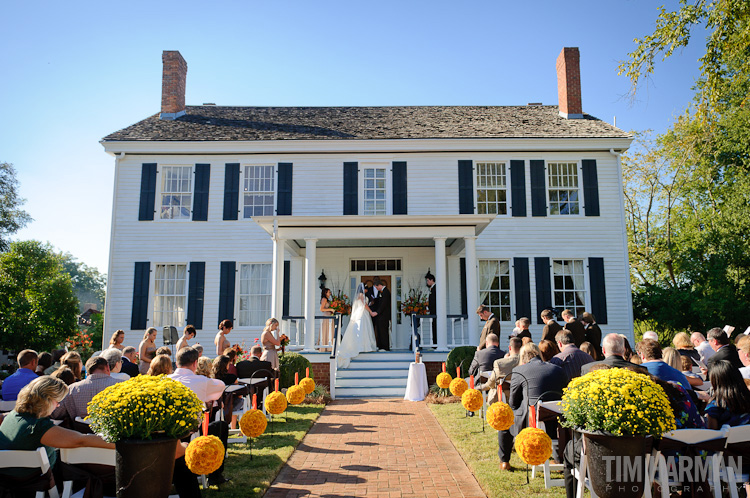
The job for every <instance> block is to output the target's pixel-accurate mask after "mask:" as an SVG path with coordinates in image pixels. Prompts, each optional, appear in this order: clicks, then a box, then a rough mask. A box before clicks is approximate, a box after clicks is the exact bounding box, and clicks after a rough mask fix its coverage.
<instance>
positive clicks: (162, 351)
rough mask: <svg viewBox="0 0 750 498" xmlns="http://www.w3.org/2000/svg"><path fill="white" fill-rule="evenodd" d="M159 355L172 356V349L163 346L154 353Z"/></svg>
mask: <svg viewBox="0 0 750 498" xmlns="http://www.w3.org/2000/svg"><path fill="white" fill-rule="evenodd" d="M157 354H163V355H165V356H169V357H171V356H172V349H171V348H170V347H169V346H162V347H160V348H157V350H156V351H154V355H157Z"/></svg>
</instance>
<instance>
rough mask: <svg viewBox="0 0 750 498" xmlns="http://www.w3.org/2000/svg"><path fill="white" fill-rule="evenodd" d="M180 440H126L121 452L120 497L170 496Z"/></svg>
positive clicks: (118, 448)
mask: <svg viewBox="0 0 750 498" xmlns="http://www.w3.org/2000/svg"><path fill="white" fill-rule="evenodd" d="M176 448H177V439H167V438H157V439H150V440H143V439H124V440H121V441H118V442H117V443H115V449H116V451H117V460H116V463H117V467H116V469H115V472H116V474H115V475H116V480H117V498H141V497H146V496H148V497H150V498H167V497H168V496H169V491H170V489H171V488H172V472H173V471H174V453H175V450H176Z"/></svg>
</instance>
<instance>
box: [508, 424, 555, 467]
mask: <svg viewBox="0 0 750 498" xmlns="http://www.w3.org/2000/svg"><path fill="white" fill-rule="evenodd" d="M515 446H516V453H518V456H519V457H521V460H523V461H524V462H525V463H527V464H528V465H542V464H543V463H544V462H546V461H547V460H548V459H549V457H551V456H552V439H550V437H549V436H548V435H547V433H546V432H544V431H543V430H541V429H537V428H535V427H527V428H525V429H524V430H522V431H521V432H519V433H518V436H516V445H515Z"/></svg>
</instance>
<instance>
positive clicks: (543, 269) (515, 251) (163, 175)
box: [102, 48, 633, 394]
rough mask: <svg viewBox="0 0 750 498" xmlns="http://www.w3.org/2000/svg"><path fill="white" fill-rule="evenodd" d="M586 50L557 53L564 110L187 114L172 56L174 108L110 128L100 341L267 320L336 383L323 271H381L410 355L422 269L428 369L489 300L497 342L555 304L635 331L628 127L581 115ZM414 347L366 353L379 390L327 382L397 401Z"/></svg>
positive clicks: (251, 326) (168, 56) (166, 76)
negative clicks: (324, 316) (625, 159)
mask: <svg viewBox="0 0 750 498" xmlns="http://www.w3.org/2000/svg"><path fill="white" fill-rule="evenodd" d="M578 57H579V54H578V49H577V48H564V49H563V50H562V51H561V53H560V56H559V57H558V60H557V75H558V92H559V98H560V101H559V105H558V106H550V105H541V104H539V105H536V104H529V105H526V106H497V107H489V106H486V107H479V106H476V107H474V106H467V107H457V106H432V107H222V106H215V105H207V104H204V105H202V106H186V105H185V83H186V75H187V63H186V62H185V60H184V59H183V58H182V56H181V55H180V53H179V52H174V51H165V52H164V53H163V56H162V58H163V88H162V109H161V112H160V113H157V114H155V115H153V116H150V117H148V118H146V119H144V120H143V121H140V122H138V123H136V124H134V125H132V126H129V127H127V128H125V129H123V130H120V131H118V132H115V133H113V134H111V135H108V136H107V137H105V138H104V139H103V140H102V144H103V146H104V148H105V150H106V151H107V152H108V153H110V154H112V155H113V156H114V157H115V189H114V206H113V218H112V237H111V246H110V247H111V249H110V264H109V272H108V274H109V280H108V289H107V296H108V299H107V303H106V312H105V320H106V323H105V337H108V335H107V334H111V333H112V332H113V331H114V330H116V329H118V328H121V329H124V330H125V333H126V341H125V342H126V343H127V344H134V345H135V344H137V343H138V342H139V341H140V340H141V337H142V335H143V332H144V330H145V329H146V328H147V327H151V326H153V327H157V328H158V329H160V330H161V327H164V326H168V325H173V326H175V327H177V328H178V330H180V331H181V329H182V328H183V327H184V326H185V325H186V324H188V323H189V324H193V325H195V327H196V328H197V329H198V337H197V341H199V342H200V343H201V344H203V345H204V346H205V347H206V351H207V352H213V345H212V341H213V337H214V334H215V332H216V331H217V326H218V323H219V322H220V321H221V320H223V319H225V318H229V319H232V320H233V322H234V325H235V327H234V330H233V331H232V333H231V334H230V335H229V336H228V339H229V340H230V341H231V342H232V343H242V342H245V344H246V346H248V347H249V346H250V345H252V343H253V342H254V341H255V340H256V339H257V338H259V336H260V333H261V331H262V328H263V325H264V322H265V321H266V319H267V318H268V317H271V316H274V317H277V318H280V321H281V322H282V331H283V332H284V333H286V334H287V335H288V336H289V337H290V338H291V340H292V344H291V345H290V347H291V348H292V349H294V350H299V351H302V352H303V353H304V354H305V355H306V356H307V357H308V358H310V359H311V361H312V362H313V363H314V364H316V365H315V371H316V372H317V373H318V379H319V381H322V382H324V383H325V379H321V378H320V377H321V375H320V374H321V373H323V372H328V361H329V360H328V357H329V354H328V353H320V352H317V349H316V348H317V343H318V339H319V331H320V326H321V319H320V318H317V317H318V316H319V315H321V313H320V311H319V306H320V305H319V302H320V280H319V276H323V275H321V274H324V275H325V277H326V278H327V280H326V286H327V287H330V288H332V289H334V290H337V291H344V292H345V293H346V294H348V295H349V296H350V297H351V296H352V294H353V292H354V289H355V288H356V285H357V284H358V283H359V282H361V281H365V280H368V279H372V278H373V277H375V276H379V277H381V278H384V279H385V280H386V281H387V282H388V284H389V285H388V287H389V288H390V289H391V293H392V294H391V295H392V306H391V309H392V316H391V328H392V331H391V344H392V349H395V350H407V349H408V347H409V344H410V341H411V331H410V321H409V319H408V318H409V317H406V316H404V315H403V314H402V313H400V312H399V310H400V303H401V302H402V301H403V300H404V299H405V298H406V296H407V294H408V292H409V290H411V289H414V288H420V289H422V290H426V287H425V283H424V275H425V274H426V273H427V271H428V269H429V270H430V271H431V272H432V273H433V274H434V275H435V276H436V280H437V318H436V320H437V344H435V345H434V346H436V351H435V352H430V353H426V354H425V361H427V362H430V367H431V368H430V371H431V376H434V374H435V371H436V366H437V365H439V362H440V361H443V360H444V359H445V357H446V354H447V352H448V351H449V350H450V349H451V348H453V347H456V346H460V345H476V344H477V342H478V338H479V332H480V330H481V326H482V324H481V323H480V321H479V318H478V317H477V315H476V314H475V310H476V308H477V306H478V305H479V304H481V303H485V304H489V305H490V307H491V309H492V310H493V312H494V313H495V315H496V316H498V317H500V319H501V327H502V331H503V335H502V337H501V343H502V344H505V343H506V341H507V333H509V332H510V331H511V330H512V329H513V326H514V322H515V320H516V319H517V318H520V317H523V316H527V317H529V318H531V319H532V324H533V325H532V329H531V330H532V334H533V336H534V338H535V340H538V339H539V337H540V336H541V331H542V324H541V320H540V319H539V313H540V312H541V311H542V310H543V309H545V308H558V309H563V308H570V309H572V310H573V311H574V312H576V313H581V312H583V311H584V310H586V311H591V312H592V313H594V315H595V316H596V318H597V321H598V322H599V324H600V325H601V326H602V329H603V331H604V332H605V333H607V332H610V331H617V332H620V333H625V334H631V335H632V321H633V319H632V306H631V296H630V284H629V270H628V257H627V241H626V232H625V216H624V209H623V194H622V174H621V167H620V153H621V152H623V151H624V150H626V149H627V148H628V147H629V145H630V142H631V136H630V135H628V134H627V133H625V132H623V131H622V130H619V129H617V128H615V127H613V126H611V125H609V124H607V123H605V122H603V121H601V120H599V119H597V118H595V117H593V116H591V115H588V114H585V113H584V112H583V109H582V105H581V84H580V71H579V61H578ZM345 325H346V320H344V326H345ZM422 336H423V344H425V345H431V344H430V342H431V338H430V336H431V334H430V333H429V331H427V333H423V334H422ZM410 358H412V356H411V354H409V353H402V354H401V355H399V353H396V352H391V353H373V354H368V355H363V357H362V358H360V360H361V361H362V363H361V364H360V365H359V367H361V371H360V372H359V375H354V378H355V379H357V378H358V377H361V378H365V377H367V378H368V379H367V382H364V380H361V381H360V380H350V381H346V379H345V377H346V376H347V375H349V374H351V372H341V371H339V372H338V373H336V372H335V369H333V370H334V372H333V375H332V377H331V378H332V379H333V380H332V381H331V382H332V386H331V387H336V385H338V386H339V393H340V394H347V393H349V394H355V393H357V392H361V389H362V388H363V387H364V386H365V385H370V386H374V387H377V388H378V389H380V390H377V389H376V390H372V391H371V392H370V393H371V394H398V391H399V390H401V393H402V392H403V386H404V385H405V378H406V372H407V371H408V362H409V359H410ZM356 361H357V360H355V362H353V363H352V367H351V369H352V370H356V369H357V363H356ZM374 370H377V372H374ZM378 372H379V373H378ZM373 379H375V380H374V381H373ZM378 379H380V380H378ZM389 386H390V387H389Z"/></svg>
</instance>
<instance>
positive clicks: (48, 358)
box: [35, 351, 52, 376]
mask: <svg viewBox="0 0 750 498" xmlns="http://www.w3.org/2000/svg"><path fill="white" fill-rule="evenodd" d="M51 366H52V355H51V354H49V353H48V352H46V351H45V352H43V353H40V354H39V359H38V360H37V364H36V370H35V371H36V374H37V375H39V376H42V375H44V371H45V370H47V369H48V368H49V367H51Z"/></svg>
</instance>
